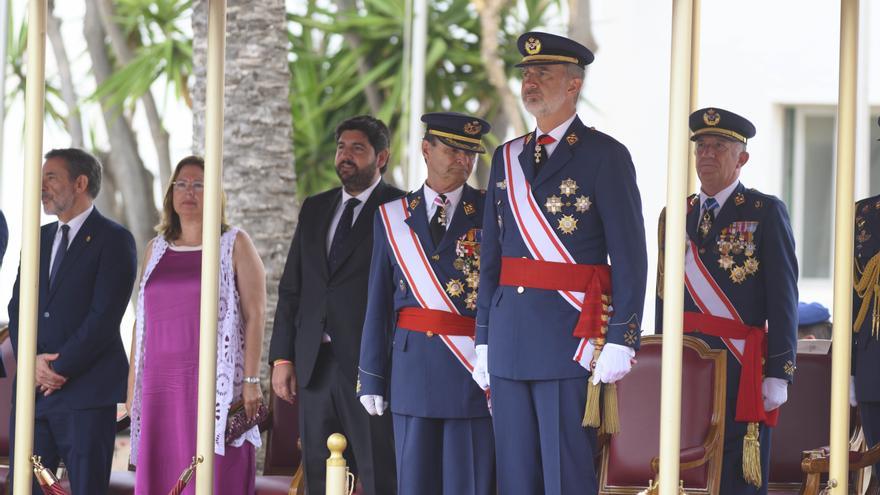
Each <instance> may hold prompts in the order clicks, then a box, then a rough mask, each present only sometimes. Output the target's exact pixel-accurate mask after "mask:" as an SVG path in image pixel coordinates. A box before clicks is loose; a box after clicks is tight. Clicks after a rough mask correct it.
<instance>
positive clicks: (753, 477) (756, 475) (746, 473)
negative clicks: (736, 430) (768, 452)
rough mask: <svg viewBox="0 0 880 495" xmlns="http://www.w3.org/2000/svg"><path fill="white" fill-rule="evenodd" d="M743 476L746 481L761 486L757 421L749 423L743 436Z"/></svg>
mask: <svg viewBox="0 0 880 495" xmlns="http://www.w3.org/2000/svg"><path fill="white" fill-rule="evenodd" d="M742 459H743V461H742V462H743V478H744V479H745V480H746V483H748V484H750V485H753V486H756V487H758V488H760V487H761V443H760V442H759V440H758V423H749V426H748V429H747V430H746V436H745V438H743V457H742Z"/></svg>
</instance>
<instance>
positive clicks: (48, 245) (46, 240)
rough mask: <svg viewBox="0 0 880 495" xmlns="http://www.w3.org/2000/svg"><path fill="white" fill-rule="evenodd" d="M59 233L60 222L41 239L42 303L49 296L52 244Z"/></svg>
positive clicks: (52, 226) (49, 227) (51, 227)
mask: <svg viewBox="0 0 880 495" xmlns="http://www.w3.org/2000/svg"><path fill="white" fill-rule="evenodd" d="M57 232H58V222H55V223H54V224H50V225H49V226H48V227H47V228H46V230H45V231H44V232H42V235H41V237H40V301H42V302H45V301H46V300H47V296H48V295H49V271H50V269H49V261H50V260H51V259H52V244H53V243H54V242H55V234H56V233H57Z"/></svg>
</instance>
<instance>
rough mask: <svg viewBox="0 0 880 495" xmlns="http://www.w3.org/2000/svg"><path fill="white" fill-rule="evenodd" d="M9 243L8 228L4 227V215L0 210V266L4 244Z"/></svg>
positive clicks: (4, 249) (0, 264)
mask: <svg viewBox="0 0 880 495" xmlns="http://www.w3.org/2000/svg"><path fill="white" fill-rule="evenodd" d="M8 244H9V228H8V227H6V217H4V216H3V212H2V211H0V266H3V256H5V255H6V246H7V245H8Z"/></svg>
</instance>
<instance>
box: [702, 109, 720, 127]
mask: <svg viewBox="0 0 880 495" xmlns="http://www.w3.org/2000/svg"><path fill="white" fill-rule="evenodd" d="M703 122H705V123H706V125H711V126H716V125H718V123H719V122H721V116H720V115H718V112H716V111H715V109H714V108H710V109H709V110H706V113H704V114H703Z"/></svg>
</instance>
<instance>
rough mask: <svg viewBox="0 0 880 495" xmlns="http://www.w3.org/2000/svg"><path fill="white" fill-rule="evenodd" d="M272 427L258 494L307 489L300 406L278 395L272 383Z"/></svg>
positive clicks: (287, 494) (280, 494)
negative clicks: (301, 442) (300, 425)
mask: <svg viewBox="0 0 880 495" xmlns="http://www.w3.org/2000/svg"><path fill="white" fill-rule="evenodd" d="M269 411H270V415H269V421H268V423H269V427H268V428H267V429H266V432H267V433H266V458H265V462H264V463H263V476H257V487H256V493H257V495H296V494H299V495H302V494H304V493H305V488H304V482H305V480H304V479H303V467H302V462H301V460H302V455H301V452H300V446H299V408H298V407H297V405H296V404H289V403H287V402H285V401H283V400H281V399H280V398H278V396H276V395H275V392H274V391H273V390H272V388H271V387H269Z"/></svg>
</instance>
